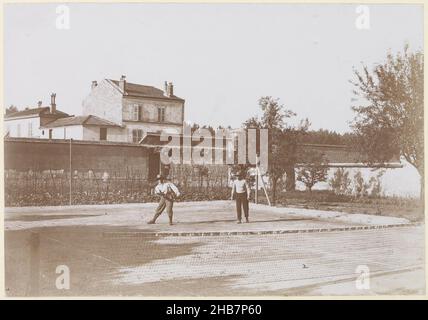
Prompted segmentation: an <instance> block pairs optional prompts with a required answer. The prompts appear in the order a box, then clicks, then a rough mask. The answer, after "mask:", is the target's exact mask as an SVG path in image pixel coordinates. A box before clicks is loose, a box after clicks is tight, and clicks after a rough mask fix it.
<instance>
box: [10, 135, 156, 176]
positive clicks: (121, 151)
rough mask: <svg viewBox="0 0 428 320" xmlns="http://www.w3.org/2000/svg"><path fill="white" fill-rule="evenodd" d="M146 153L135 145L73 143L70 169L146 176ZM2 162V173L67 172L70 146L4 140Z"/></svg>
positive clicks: (24, 140) (38, 141) (62, 143)
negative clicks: (137, 173) (110, 171)
mask: <svg viewBox="0 0 428 320" xmlns="http://www.w3.org/2000/svg"><path fill="white" fill-rule="evenodd" d="M149 153H150V151H149V150H148V149H146V148H144V147H141V146H139V145H131V144H119V143H105V142H98V143H97V142H86V141H73V142H72V144H71V164H72V170H73V171H74V170H79V171H88V170H94V171H100V170H104V171H109V170H115V171H126V170H128V171H129V170H132V171H135V172H139V174H143V175H145V176H147V174H148V157H149ZM4 161H5V171H7V170H16V171H27V170H32V171H43V170H65V171H69V167H70V143H69V141H67V140H45V139H19V138H6V139H5V140H4Z"/></svg>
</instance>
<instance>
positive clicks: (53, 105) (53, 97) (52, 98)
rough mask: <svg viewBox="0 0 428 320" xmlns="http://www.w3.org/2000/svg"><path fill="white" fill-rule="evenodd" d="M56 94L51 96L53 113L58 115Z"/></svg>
mask: <svg viewBox="0 0 428 320" xmlns="http://www.w3.org/2000/svg"><path fill="white" fill-rule="evenodd" d="M55 98H56V93H52V94H51V113H56V103H55Z"/></svg>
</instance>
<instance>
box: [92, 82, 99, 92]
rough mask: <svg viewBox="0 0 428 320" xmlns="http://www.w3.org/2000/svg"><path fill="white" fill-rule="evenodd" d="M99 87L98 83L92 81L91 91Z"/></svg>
mask: <svg viewBox="0 0 428 320" xmlns="http://www.w3.org/2000/svg"><path fill="white" fill-rule="evenodd" d="M97 85H98V83H97V81H96V80H94V81H92V85H91V89H92V90H94V88H95V87H96V86H97Z"/></svg>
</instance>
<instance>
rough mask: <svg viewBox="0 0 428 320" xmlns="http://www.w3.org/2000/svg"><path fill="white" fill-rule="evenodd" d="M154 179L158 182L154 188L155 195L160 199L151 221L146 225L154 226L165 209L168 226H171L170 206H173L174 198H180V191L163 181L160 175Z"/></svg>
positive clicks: (170, 183)
mask: <svg viewBox="0 0 428 320" xmlns="http://www.w3.org/2000/svg"><path fill="white" fill-rule="evenodd" d="M156 179H157V180H158V181H159V182H158V185H157V186H156V188H155V194H157V195H159V196H160V197H161V198H160V201H159V205H158V207H157V208H156V212H155V215H154V216H153V219H152V220H150V221H149V222H147V223H148V224H154V223H155V222H156V219H157V218H158V217H159V216H160V215H161V214H162V212H163V211H164V210H165V208H166V212H167V213H168V217H169V224H170V225H172V215H173V212H172V206H173V204H174V200H175V198H176V197H179V196H180V191H178V188H177V187H176V186H175V185H174V184H173V183H172V182H168V181H165V178H164V177H163V176H162V175H160V174H159V175H158V176H157V177H156Z"/></svg>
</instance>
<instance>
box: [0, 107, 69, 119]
mask: <svg viewBox="0 0 428 320" xmlns="http://www.w3.org/2000/svg"><path fill="white" fill-rule="evenodd" d="M41 114H44V115H59V116H68V114H67V113H65V112H62V111H59V110H56V112H54V113H51V112H50V107H39V108H31V109H25V110H22V111H17V112H13V113H8V114H5V115H4V118H5V119H9V118H19V117H25V116H40V115H41Z"/></svg>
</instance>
